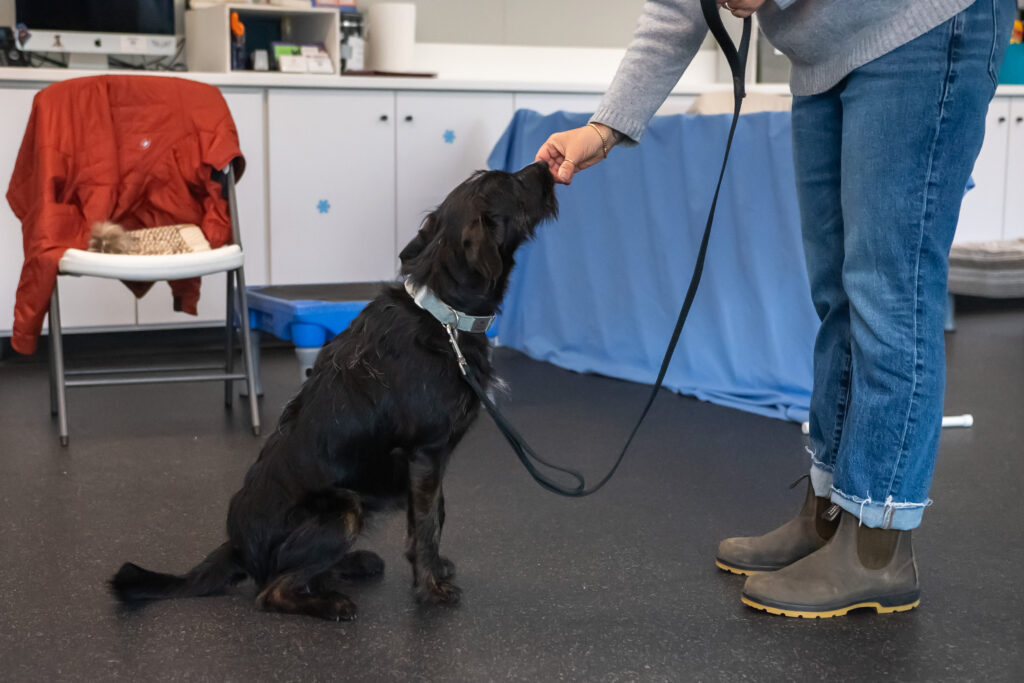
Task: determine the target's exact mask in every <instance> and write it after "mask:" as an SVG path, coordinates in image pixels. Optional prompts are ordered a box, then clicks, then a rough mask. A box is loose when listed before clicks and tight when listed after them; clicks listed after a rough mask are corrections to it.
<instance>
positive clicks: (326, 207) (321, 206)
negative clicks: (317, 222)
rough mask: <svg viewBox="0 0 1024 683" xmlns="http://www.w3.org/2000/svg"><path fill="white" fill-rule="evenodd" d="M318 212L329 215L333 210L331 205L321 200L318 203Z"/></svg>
mask: <svg viewBox="0 0 1024 683" xmlns="http://www.w3.org/2000/svg"><path fill="white" fill-rule="evenodd" d="M316 210H317V211H319V212H320V213H327V212H328V211H330V210H331V203H330V202H329V201H327V200H326V199H321V200H320V201H319V202H317V205H316Z"/></svg>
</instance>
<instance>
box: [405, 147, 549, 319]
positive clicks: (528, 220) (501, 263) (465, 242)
mask: <svg viewBox="0 0 1024 683" xmlns="http://www.w3.org/2000/svg"><path fill="white" fill-rule="evenodd" d="M557 213H558V201H557V200H556V199H555V186H554V179H553V178H552V176H551V172H550V171H548V167H547V165H546V164H544V163H542V162H538V163H536V164H531V165H529V166H527V167H526V168H524V169H522V170H521V171H518V172H516V173H506V172H504V171H478V172H477V173H475V174H473V176H472V177H470V178H469V180H467V181H465V182H464V183H462V184H461V185H459V186H458V187H456V188H455V189H454V190H452V192H451V193H450V194H449V195H448V196H447V197H446V198H445V200H444V201H443V202H441V205H440V206H439V207H437V209H436V210H435V211H434V212H433V213H431V214H430V215H429V216H427V218H426V220H424V221H423V226H422V227H421V228H420V231H419V234H417V235H416V237H415V238H414V239H413V240H412V241H411V242H409V244H408V245H406V247H405V248H404V249H403V250H402V253H401V254H400V256H399V258H401V260H402V274H403V275H405V276H407V277H409V278H410V279H411V280H412V281H413V282H414V283H416V284H417V285H426V286H427V287H429V288H430V289H431V290H433V292H434V293H435V294H436V295H437V296H438V297H440V298H441V300H442V301H444V302H445V303H447V304H448V305H449V306H452V307H453V308H456V309H458V310H461V311H463V312H465V313H469V314H470V315H490V314H492V313H494V312H495V311H496V310H497V308H498V305H499V304H500V303H501V299H502V297H503V296H504V294H505V287H506V286H507V284H508V274H509V272H511V270H512V266H513V265H515V258H514V256H515V251H516V249H518V248H519V245H521V244H522V243H523V242H525V241H527V240H529V239H530V238H532V237H533V235H534V231H535V230H536V228H537V226H538V225H539V224H540V223H541V222H543V221H544V220H545V219H548V218H554V217H555V216H556V215H557Z"/></svg>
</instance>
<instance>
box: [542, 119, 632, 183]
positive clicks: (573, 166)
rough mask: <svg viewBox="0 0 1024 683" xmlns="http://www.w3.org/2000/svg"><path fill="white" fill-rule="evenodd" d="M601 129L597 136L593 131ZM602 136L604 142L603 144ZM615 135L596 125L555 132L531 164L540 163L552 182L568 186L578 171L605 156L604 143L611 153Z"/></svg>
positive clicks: (596, 132) (601, 125) (607, 128)
mask: <svg viewBox="0 0 1024 683" xmlns="http://www.w3.org/2000/svg"><path fill="white" fill-rule="evenodd" d="M594 126H598V127H599V128H600V134H599V133H598V131H597V130H594ZM601 135H604V139H605V140H606V141H607V142H606V143H603V142H602V140H601ZM615 141H616V139H615V133H614V131H612V129H611V128H609V127H608V126H606V125H604V124H602V123H595V124H594V125H593V126H590V125H587V126H581V127H580V128H573V129H572V130H565V131H562V132H561V133H555V134H554V135H552V136H551V137H549V138H548V139H547V141H545V142H544V144H543V145H541V146H540V149H539V150H537V156H536V158H535V159H534V161H543V162H544V163H546V164H547V165H548V170H549V171H551V175H552V176H554V178H555V182H557V183H562V184H563V185H568V184H570V183H571V182H572V177H573V176H574V175H576V172H577V171H582V170H583V169H585V168H590V167H591V166H593V165H594V164H596V163H598V162H599V161H602V160H603V159H604V157H605V146H604V145H605V144H607V148H608V149H609V150H610V149H611V148H612V146H613V145H614V144H615Z"/></svg>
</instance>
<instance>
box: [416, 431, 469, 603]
mask: <svg viewBox="0 0 1024 683" xmlns="http://www.w3.org/2000/svg"><path fill="white" fill-rule="evenodd" d="M431 456H432V454H429V453H427V452H423V451H421V452H418V453H417V454H416V457H415V458H414V459H413V461H412V462H411V463H410V467H409V480H410V481H409V484H410V486H409V507H408V510H407V511H406V512H407V522H408V526H407V537H406V549H405V556H406V558H408V560H409V562H410V563H411V564H412V583H413V586H415V587H416V594H417V597H418V598H419V599H420V600H424V601H426V602H432V603H435V604H439V605H454V604H456V603H458V601H459V596H460V595H461V593H462V591H461V590H460V589H459V587H458V586H456V585H455V584H454V583H452V582H451V581H450V579H451V577H452V575H453V574H454V573H455V566H454V565H453V564H452V563H451V562H450V561H449V560H447V559H445V558H443V557H441V555H440V552H439V548H440V544H441V526H442V524H443V519H444V496H443V494H442V493H441V471H440V467H438V463H439V462H443V458H439V457H436V456H437V454H433V456H434V457H431Z"/></svg>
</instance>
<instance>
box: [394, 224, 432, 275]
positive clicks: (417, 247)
mask: <svg viewBox="0 0 1024 683" xmlns="http://www.w3.org/2000/svg"><path fill="white" fill-rule="evenodd" d="M435 232H437V219H436V218H435V217H434V214H430V215H429V216H427V217H426V219H425V220H424V221H423V225H421V226H420V231H419V232H418V233H416V237H413V238H412V241H411V242H409V244H407V245H405V248H404V249H402V253H400V254H399V255H398V259H399V260H400V261H401V262H402V263H403V264H404V263H408V262H409V261H411V260H413V259H414V258H416V257H417V256H419V255H420V254H421V253H422V252H423V249H424V248H425V247H426V246H427V244H428V243H429V242H430V240H431V238H433V237H434V233H435Z"/></svg>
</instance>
